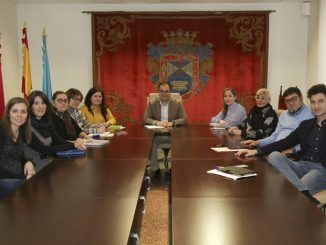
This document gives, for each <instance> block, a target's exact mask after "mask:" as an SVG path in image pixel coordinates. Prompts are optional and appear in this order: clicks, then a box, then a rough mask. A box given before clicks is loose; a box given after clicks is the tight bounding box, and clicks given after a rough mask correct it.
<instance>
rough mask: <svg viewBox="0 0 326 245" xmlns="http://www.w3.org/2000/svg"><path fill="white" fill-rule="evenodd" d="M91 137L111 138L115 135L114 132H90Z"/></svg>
mask: <svg viewBox="0 0 326 245" xmlns="http://www.w3.org/2000/svg"><path fill="white" fill-rule="evenodd" d="M88 136H89V137H94V136H95V137H96V136H97V137H99V138H111V137H113V136H114V133H110V132H104V133H102V134H89V135H88Z"/></svg>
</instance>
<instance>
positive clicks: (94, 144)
mask: <svg viewBox="0 0 326 245" xmlns="http://www.w3.org/2000/svg"><path fill="white" fill-rule="evenodd" d="M108 143H110V141H109V140H85V145H86V146H87V147H99V146H102V145H106V144H108Z"/></svg>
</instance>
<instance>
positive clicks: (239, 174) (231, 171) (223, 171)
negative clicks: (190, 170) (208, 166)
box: [207, 165, 257, 180]
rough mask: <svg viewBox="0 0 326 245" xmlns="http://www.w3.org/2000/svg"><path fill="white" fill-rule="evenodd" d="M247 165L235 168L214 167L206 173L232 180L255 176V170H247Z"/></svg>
mask: <svg viewBox="0 0 326 245" xmlns="http://www.w3.org/2000/svg"><path fill="white" fill-rule="evenodd" d="M247 167H248V166H247V165H235V166H225V167H222V166H216V167H215V168H214V169H212V170H209V171H207V173H209V174H216V175H220V176H224V177H226V178H230V179H233V180H237V179H241V178H249V177H254V176H257V173H256V171H255V170H252V169H249V168H247Z"/></svg>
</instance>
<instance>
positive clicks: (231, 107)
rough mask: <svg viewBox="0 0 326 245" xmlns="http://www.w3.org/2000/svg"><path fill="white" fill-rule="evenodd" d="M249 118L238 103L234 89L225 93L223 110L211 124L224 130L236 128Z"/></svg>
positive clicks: (229, 89) (226, 90) (227, 89)
mask: <svg viewBox="0 0 326 245" xmlns="http://www.w3.org/2000/svg"><path fill="white" fill-rule="evenodd" d="M246 118H247V115H246V111H245V109H244V108H243V106H242V105H240V104H238V103H237V94H236V92H235V91H234V89H233V88H226V89H224V91H223V108H222V111H220V112H219V113H218V114H217V115H216V116H215V117H213V118H212V119H211V123H210V124H209V125H210V126H212V127H216V126H220V127H224V128H230V127H235V126H237V125H238V124H240V123H241V122H242V121H243V120H245V119H246Z"/></svg>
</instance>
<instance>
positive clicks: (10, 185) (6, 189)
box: [0, 179, 24, 197]
mask: <svg viewBox="0 0 326 245" xmlns="http://www.w3.org/2000/svg"><path fill="white" fill-rule="evenodd" d="M23 182H24V179H0V197H4V196H6V195H8V194H9V193H10V192H11V191H13V190H14V189H16V188H18V187H19V186H20V185H21V184H22V183H23Z"/></svg>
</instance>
